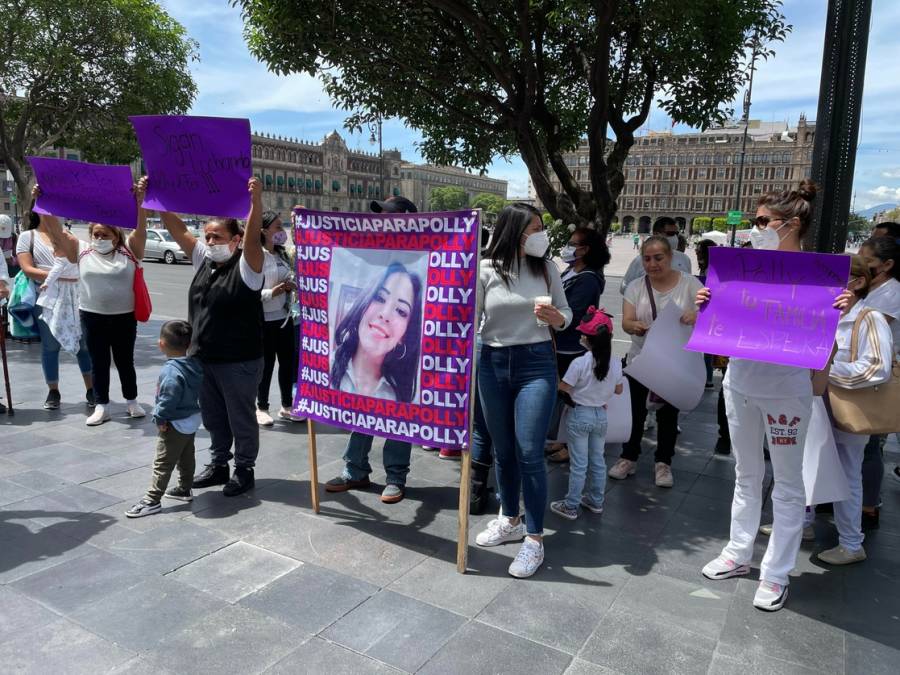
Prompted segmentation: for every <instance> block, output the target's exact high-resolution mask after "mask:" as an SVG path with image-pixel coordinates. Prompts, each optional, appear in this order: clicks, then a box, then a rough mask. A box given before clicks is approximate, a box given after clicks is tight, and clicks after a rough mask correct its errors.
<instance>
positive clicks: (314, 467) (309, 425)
mask: <svg viewBox="0 0 900 675" xmlns="http://www.w3.org/2000/svg"><path fill="white" fill-rule="evenodd" d="M306 434H307V438H308V440H309V489H310V495H311V497H312V507H313V511H314V512H316V513H318V512H319V462H318V458H317V455H316V430H315V427H314V426H313V421H312V420H311V419H309V418H307V420H306Z"/></svg>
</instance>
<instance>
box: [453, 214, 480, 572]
mask: <svg viewBox="0 0 900 675" xmlns="http://www.w3.org/2000/svg"><path fill="white" fill-rule="evenodd" d="M476 211H477V213H478V231H477V232H476V233H475V236H476V237H477V239H478V246H477V247H476V249H475V274H478V270H479V269H480V268H481V227H482V221H481V219H482V217H483V216H484V213H482V211H481V209H476ZM475 314H476V316H475V317H474V318H473V321H472V326H473V327H474V326H477V325H478V323H479V320H480V317H479V316H477V315H478V309H477V307H476V309H475ZM476 351H477V350H476V347H475V336H474V335H473V336H472V376H471V379H470V381H469V447H468V448H466V449H465V450H464V451H463V454H462V458H461V459H462V465H461V467H460V469H461V471H460V474H459V529H458V532H457V543H456V571H457V572H459V573H460V574H465V573H466V567H467V562H468V559H469V500H470V498H471V492H472V428H473V426H474V425H475V387H477V386H478V372H477V371H478V364H477V361H478V354H476V353H475V352H476Z"/></svg>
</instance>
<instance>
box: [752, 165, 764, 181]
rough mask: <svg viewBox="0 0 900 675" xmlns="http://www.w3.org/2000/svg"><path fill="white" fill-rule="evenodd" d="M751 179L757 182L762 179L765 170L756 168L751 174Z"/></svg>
mask: <svg viewBox="0 0 900 675" xmlns="http://www.w3.org/2000/svg"><path fill="white" fill-rule="evenodd" d="M753 177H754V178H756V179H757V180H761V179H764V178H765V177H766V170H765V169H763V168H762V167H756V170H755V171H754V172H753Z"/></svg>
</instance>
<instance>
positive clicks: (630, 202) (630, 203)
mask: <svg viewBox="0 0 900 675" xmlns="http://www.w3.org/2000/svg"><path fill="white" fill-rule="evenodd" d="M625 208H626V209H629V210H630V209H633V208H634V200H633V199H626V200H625Z"/></svg>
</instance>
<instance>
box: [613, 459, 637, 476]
mask: <svg viewBox="0 0 900 675" xmlns="http://www.w3.org/2000/svg"><path fill="white" fill-rule="evenodd" d="M636 470H637V462H632V461H631V460H630V459H625V458H624V457H622V458H620V459H619V461H617V462H616V463H615V464H613V466H612V468H611V469H610V470H609V472H608V473H607V474H606V475H607V476H609V477H610V478H615V479H616V480H625V479H626V478H628V476H631V475H632V474H634V472H635V471H636Z"/></svg>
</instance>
